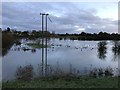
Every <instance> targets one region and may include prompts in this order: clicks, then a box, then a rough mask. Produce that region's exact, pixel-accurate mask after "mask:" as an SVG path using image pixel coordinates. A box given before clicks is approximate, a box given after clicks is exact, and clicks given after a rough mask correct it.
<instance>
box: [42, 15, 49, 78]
mask: <svg viewBox="0 0 120 90" xmlns="http://www.w3.org/2000/svg"><path fill="white" fill-rule="evenodd" d="M40 15H42V76H43V75H44V35H45V34H46V35H45V36H46V38H45V47H46V50H45V73H46V70H47V16H48V15H49V14H45V13H40ZM44 15H46V28H45V29H46V33H44Z"/></svg>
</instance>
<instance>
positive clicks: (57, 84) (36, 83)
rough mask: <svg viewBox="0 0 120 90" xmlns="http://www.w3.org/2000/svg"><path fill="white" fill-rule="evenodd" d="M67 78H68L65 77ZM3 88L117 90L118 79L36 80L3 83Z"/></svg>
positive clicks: (75, 78)
mask: <svg viewBox="0 0 120 90" xmlns="http://www.w3.org/2000/svg"><path fill="white" fill-rule="evenodd" d="M67 78H68V77H67ZM2 87H3V88H118V77H101V78H93V77H87V76H82V77H74V78H71V77H70V78H69V79H65V78H57V79H54V78H36V79H33V80H31V81H21V80H16V81H9V82H3V85H2Z"/></svg>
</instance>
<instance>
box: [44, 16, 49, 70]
mask: <svg viewBox="0 0 120 90" xmlns="http://www.w3.org/2000/svg"><path fill="white" fill-rule="evenodd" d="M48 15H49V14H46V38H45V44H46V53H45V72H46V71H47V36H48V35H47V16H48Z"/></svg>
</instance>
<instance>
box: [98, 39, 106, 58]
mask: <svg viewBox="0 0 120 90" xmlns="http://www.w3.org/2000/svg"><path fill="white" fill-rule="evenodd" d="M106 45H107V42H106V41H102V42H99V43H98V57H99V58H100V59H105V58H106V53H107V47H106Z"/></svg>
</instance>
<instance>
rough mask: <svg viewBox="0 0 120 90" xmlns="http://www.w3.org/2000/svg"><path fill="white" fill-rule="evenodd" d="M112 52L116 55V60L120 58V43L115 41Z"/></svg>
mask: <svg viewBox="0 0 120 90" xmlns="http://www.w3.org/2000/svg"><path fill="white" fill-rule="evenodd" d="M112 52H113V53H114V60H117V59H118V58H120V41H113V47H112Z"/></svg>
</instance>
